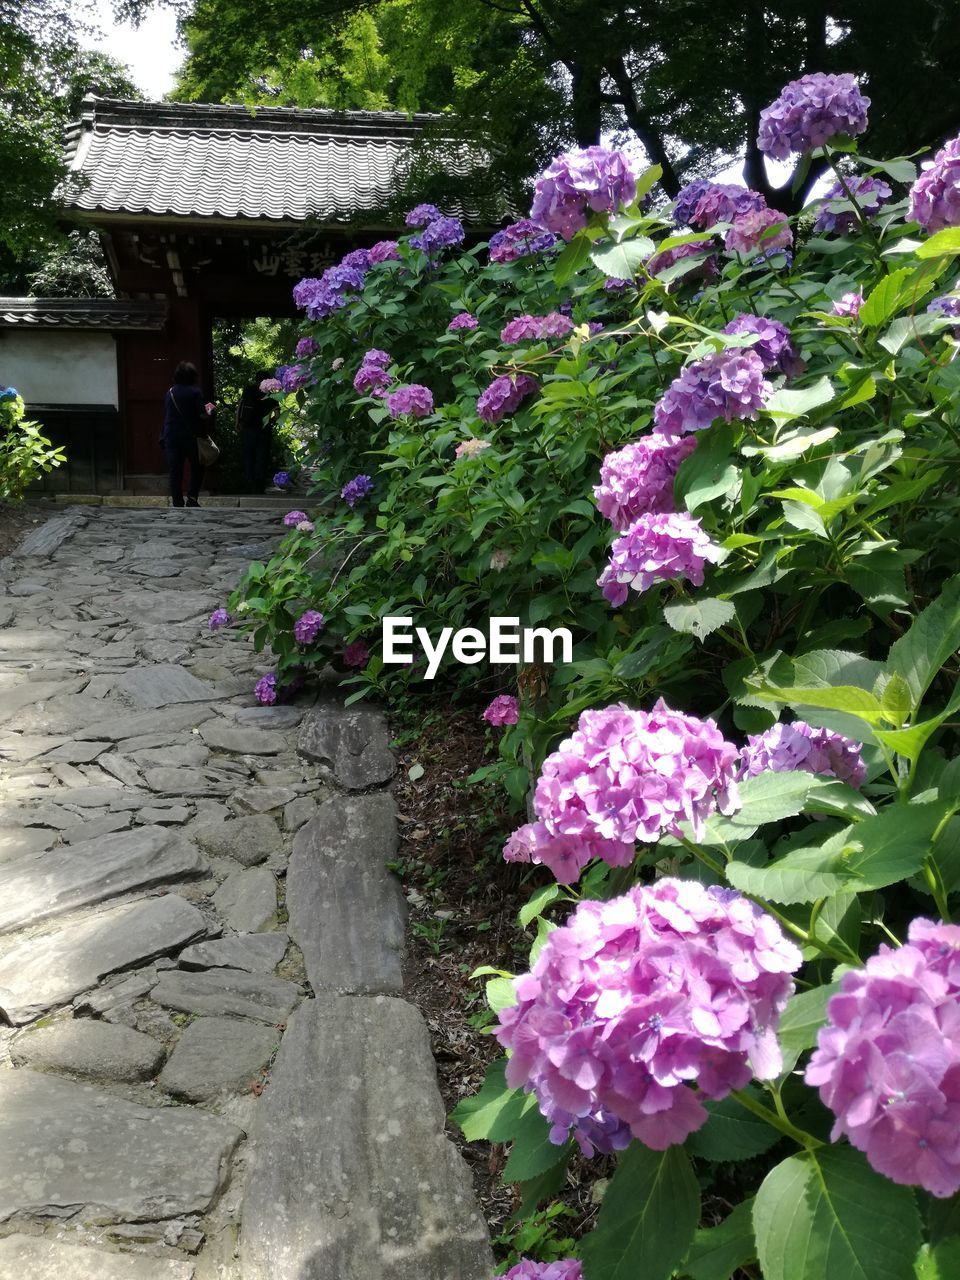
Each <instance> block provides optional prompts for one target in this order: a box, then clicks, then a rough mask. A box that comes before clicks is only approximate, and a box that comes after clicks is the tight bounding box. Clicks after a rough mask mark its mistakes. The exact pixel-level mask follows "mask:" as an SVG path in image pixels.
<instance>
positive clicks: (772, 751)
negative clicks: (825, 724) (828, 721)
mask: <svg viewBox="0 0 960 1280" xmlns="http://www.w3.org/2000/svg"><path fill="white" fill-rule="evenodd" d="M862 750H863V744H862V743H860V742H853V741H851V739H850V738H845V737H844V736H843V734H842V733H834V732H833V731H832V730H830V729H815V728H814V727H813V725H809V724H807V723H806V721H804V720H794V721H792V722H791V723H790V724H784V723H778V724H775V725H771V727H770V728H769V729H767V730H766V731H765V732H764V733H761V734H758V735H756V736H751V737H749V738H748V739H747V745H746V746H745V747H744V748H743V749H742V751H741V752H740V773H739V776H740V777H741V778H752V777H755V776H756V775H757V774H760V773H788V772H790V771H791V770H793V769H801V770H803V771H804V772H805V773H819V774H823V775H825V776H826V777H828V778H839V779H840V780H841V782H847V783H849V784H850V786H851V787H856V788H857V789H858V790H859V788H860V787H862V786H863V782H864V779H865V778H866V776H867V766H866V765H865V764H864V763H863V759H862V758H861V755H860V752H861V751H862Z"/></svg>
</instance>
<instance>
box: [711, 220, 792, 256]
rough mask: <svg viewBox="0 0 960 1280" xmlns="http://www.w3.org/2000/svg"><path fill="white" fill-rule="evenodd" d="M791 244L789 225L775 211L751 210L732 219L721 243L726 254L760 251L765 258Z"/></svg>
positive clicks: (787, 247)
mask: <svg viewBox="0 0 960 1280" xmlns="http://www.w3.org/2000/svg"><path fill="white" fill-rule="evenodd" d="M792 244H793V232H792V231H791V230H790V223H789V222H788V221H787V219H786V217H785V215H784V214H782V213H779V212H778V211H777V210H776V209H753V210H751V212H749V213H743V214H740V215H739V216H738V217H736V218H734V220H733V226H732V227H731V228H730V230H729V231H728V232H727V234H726V236H725V237H724V241H723V247H724V248H725V249H726V250H727V252H728V253H753V252H754V251H755V250H757V249H762V250H763V252H764V255H765V256H769V255H770V254H772V253H775V252H776V251H777V250H778V249H789V248H790V246H791V245H792Z"/></svg>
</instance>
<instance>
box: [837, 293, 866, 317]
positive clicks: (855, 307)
mask: <svg viewBox="0 0 960 1280" xmlns="http://www.w3.org/2000/svg"><path fill="white" fill-rule="evenodd" d="M862 306H863V291H862V290H860V289H858V290H857V291H856V292H855V293H845V294H843V295H842V296H841V297H840V298H838V299H837V300H836V302H834V304H833V307H832V311H833V314H834V315H835V316H844V317H845V318H846V319H848V320H856V318H857V316H859V314H860V308H861V307H862Z"/></svg>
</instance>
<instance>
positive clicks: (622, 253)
mask: <svg viewBox="0 0 960 1280" xmlns="http://www.w3.org/2000/svg"><path fill="white" fill-rule="evenodd" d="M654 248H655V246H654V243H653V241H652V240H650V239H649V238H648V237H647V236H637V237H635V238H634V239H633V240H624V241H622V242H621V243H620V244H614V245H611V246H610V247H609V248H606V249H594V250H593V252H592V253H591V254H590V257H591V259H592V260H593V264H594V266H595V267H597V268H598V269H599V270H600V271H602V272H603V274H604V275H605V276H613V277H614V278H615V279H618V280H632V279H633V277H634V276H635V275H636V274H637V270H638V268H639V267H640V265H641V263H643V262H646V260H647V258H649V257H650V255H651V254H652V253H653V251H654Z"/></svg>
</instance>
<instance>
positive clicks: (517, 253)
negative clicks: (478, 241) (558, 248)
mask: <svg viewBox="0 0 960 1280" xmlns="http://www.w3.org/2000/svg"><path fill="white" fill-rule="evenodd" d="M556 243H557V238H556V236H555V235H554V234H553V232H552V231H546V230H544V228H543V227H541V226H538V225H537V223H536V222H531V220H530V219H529V218H521V219H520V221H519V222H511V224H510V226H509V227H504V228H503V230H502V231H497V232H494V234H493V235H492V236H491V237H490V261H491V262H516V261H517V259H518V258H528V257H530V256H531V255H532V254H535V253H543V252H544V251H545V250H547V249H552V248H553V246H554V245H555V244H556Z"/></svg>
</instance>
